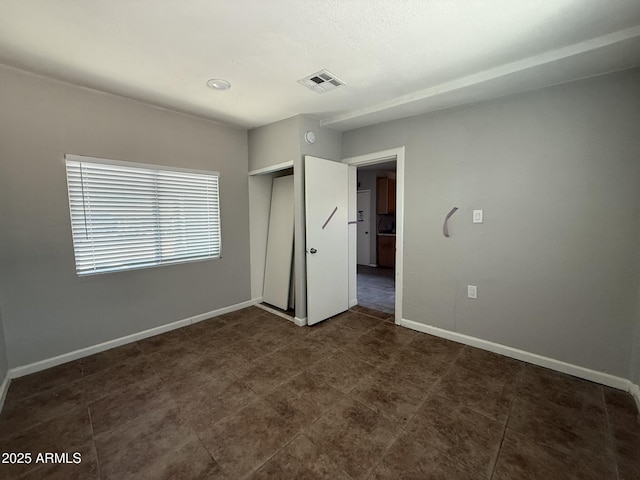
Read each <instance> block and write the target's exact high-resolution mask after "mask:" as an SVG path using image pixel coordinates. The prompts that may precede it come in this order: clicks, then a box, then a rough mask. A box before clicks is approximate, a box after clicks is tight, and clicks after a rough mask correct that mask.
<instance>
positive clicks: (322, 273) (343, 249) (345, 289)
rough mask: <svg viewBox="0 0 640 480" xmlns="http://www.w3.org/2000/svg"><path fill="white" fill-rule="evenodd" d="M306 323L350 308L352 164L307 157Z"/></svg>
mask: <svg viewBox="0 0 640 480" xmlns="http://www.w3.org/2000/svg"><path fill="white" fill-rule="evenodd" d="M304 162H305V163H304V177H305V215H306V220H305V222H306V250H307V323H308V324H309V325H313V324H314V323H318V322H320V321H322V320H325V319H327V318H329V317H332V316H334V315H337V314H338V313H341V312H344V311H345V310H348V309H349V229H348V213H349V212H348V206H349V167H348V166H347V165H346V164H343V163H338V162H332V161H330V160H325V159H323V158H317V157H310V156H305V157H304Z"/></svg>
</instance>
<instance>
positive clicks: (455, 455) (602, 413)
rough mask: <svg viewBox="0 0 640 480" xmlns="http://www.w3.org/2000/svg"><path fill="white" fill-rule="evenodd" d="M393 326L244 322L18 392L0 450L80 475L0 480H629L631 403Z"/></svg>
mask: <svg viewBox="0 0 640 480" xmlns="http://www.w3.org/2000/svg"><path fill="white" fill-rule="evenodd" d="M388 320H389V318H388V315H385V314H383V313H380V312H374V311H371V310H368V309H366V308H362V307H357V308H356V309H355V311H350V312H345V313H344V314H341V315H339V316H337V317H335V318H333V319H330V320H328V321H326V322H323V323H321V324H319V325H316V326H314V327H310V328H309V327H307V328H299V327H296V326H294V325H293V324H291V323H290V322H287V321H285V320H282V319H280V318H279V317H276V316H273V315H271V314H268V313H265V312H263V311H261V310H259V309H257V308H255V307H252V308H248V309H245V310H242V311H238V312H234V313H230V314H227V315H224V316H221V317H217V318H215V319H211V320H207V321H205V322H201V323H198V324H196V325H192V326H190V327H186V328H183V329H180V330H174V331H172V332H170V333H166V334H163V335H159V336H156V337H152V338H149V339H146V340H143V341H140V342H137V343H133V344H129V345H126V346H123V347H119V348H116V349H113V350H109V351H106V352H103V353H99V354H97V355H94V356H92V357H88V358H84V359H82V360H79V361H76V362H71V363H67V364H64V365H60V366H58V367H55V368H52V369H49V370H46V371H43V372H39V373H35V374H33V375H29V376H27V377H22V378H20V379H17V380H14V381H13V382H12V383H11V387H10V389H9V393H8V397H7V400H6V404H5V407H4V410H3V412H2V414H1V416H0V452H33V454H34V458H35V454H37V453H38V452H57V453H62V452H67V453H73V452H79V453H80V454H81V458H82V462H81V463H79V464H35V463H32V464H29V465H10V464H0V478H2V479H7V480H8V479H17V478H21V479H23V478H27V479H65V480H72V479H82V480H89V479H99V478H100V479H118V480H123V479H128V478H138V479H154V480H155V479H216V478H229V479H239V478H255V479H310V478H328V479H357V478H372V479H399V478H408V479H453V480H459V479H460V480H467V479H468V480H480V479H485V480H487V479H494V480H515V479H544V480H553V479H562V480H569V479H580V480H586V479H594V480H595V479H597V480H606V479H612V480H614V479H615V480H632V479H636V480H637V479H638V478H640V454H639V452H640V425H639V424H638V423H637V419H636V414H637V412H636V410H635V404H634V403H633V400H632V398H631V397H630V396H629V395H628V394H626V393H622V392H619V391H616V390H613V389H610V388H607V387H602V386H600V385H597V384H593V383H590V382H587V381H583V380H579V379H576V378H573V377H570V376H567V375H563V374H559V373H555V372H552V371H549V370H545V369H542V368H538V367H534V366H531V365H528V364H524V363H521V362H518V361H516V360H513V359H509V358H506V357H501V356H498V355H495V354H491V353H488V352H484V351H482V350H478V349H475V348H471V347H465V346H463V345H460V344H457V343H453V342H449V341H447V340H443V339H439V338H436V337H432V336H429V335H426V334H422V333H418V332H414V331H411V330H408V329H404V328H402V327H397V326H395V325H393V324H392V323H390V322H389V321H388ZM72 458H73V457H72Z"/></svg>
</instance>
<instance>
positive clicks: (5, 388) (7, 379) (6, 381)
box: [0, 372, 11, 412]
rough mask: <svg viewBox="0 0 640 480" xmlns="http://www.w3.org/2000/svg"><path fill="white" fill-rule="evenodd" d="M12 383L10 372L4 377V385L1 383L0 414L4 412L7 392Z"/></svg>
mask: <svg viewBox="0 0 640 480" xmlns="http://www.w3.org/2000/svg"><path fill="white" fill-rule="evenodd" d="M10 383H11V377H10V376H9V372H7V374H6V375H5V376H4V379H3V380H2V383H0V412H2V407H3V406H4V401H5V399H6V398H7V392H8V391H9V384H10Z"/></svg>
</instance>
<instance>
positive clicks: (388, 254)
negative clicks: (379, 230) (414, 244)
mask: <svg viewBox="0 0 640 480" xmlns="http://www.w3.org/2000/svg"><path fill="white" fill-rule="evenodd" d="M376 252H377V257H378V258H377V264H378V266H379V267H392V268H393V267H395V266H396V236H395V235H378V239H377V248H376Z"/></svg>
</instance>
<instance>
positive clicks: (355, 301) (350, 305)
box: [349, 298, 358, 308]
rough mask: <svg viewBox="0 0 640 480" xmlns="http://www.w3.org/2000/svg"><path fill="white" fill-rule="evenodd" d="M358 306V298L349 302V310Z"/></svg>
mask: <svg viewBox="0 0 640 480" xmlns="http://www.w3.org/2000/svg"><path fill="white" fill-rule="evenodd" d="M357 304H358V299H357V298H352V299H351V300H349V308H351V307H355V306H356V305H357Z"/></svg>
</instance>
